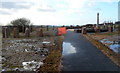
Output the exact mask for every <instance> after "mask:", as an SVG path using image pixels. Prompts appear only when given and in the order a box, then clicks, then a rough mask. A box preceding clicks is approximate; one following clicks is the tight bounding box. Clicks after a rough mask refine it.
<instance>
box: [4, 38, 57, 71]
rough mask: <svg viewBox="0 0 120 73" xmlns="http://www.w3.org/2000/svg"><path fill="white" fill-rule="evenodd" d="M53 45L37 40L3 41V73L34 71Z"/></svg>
mask: <svg viewBox="0 0 120 73" xmlns="http://www.w3.org/2000/svg"><path fill="white" fill-rule="evenodd" d="M51 45H55V44H54V43H53V42H51V41H46V40H39V39H18V40H3V48H2V68H3V71H9V70H10V71H13V70H21V71H26V70H28V71H35V70H36V69H37V68H39V67H40V66H41V65H43V62H42V61H43V60H44V59H45V58H46V57H47V56H48V54H49V49H50V48H51V47H45V46H51Z"/></svg>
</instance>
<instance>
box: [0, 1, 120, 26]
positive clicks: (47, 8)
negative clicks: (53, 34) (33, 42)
mask: <svg viewBox="0 0 120 73" xmlns="http://www.w3.org/2000/svg"><path fill="white" fill-rule="evenodd" d="M118 1H119V0H0V24H3V25H6V24H8V23H10V21H12V20H14V19H17V18H22V17H25V18H28V19H30V20H31V22H32V23H33V24H35V25H83V24H87V23H93V24H94V23H96V14H97V12H99V13H100V22H101V23H102V22H104V21H114V22H115V21H117V20H118Z"/></svg>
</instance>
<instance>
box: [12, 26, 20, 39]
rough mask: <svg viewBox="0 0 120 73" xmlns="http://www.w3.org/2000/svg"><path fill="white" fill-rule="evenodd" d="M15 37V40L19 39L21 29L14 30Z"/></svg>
mask: <svg viewBox="0 0 120 73" xmlns="http://www.w3.org/2000/svg"><path fill="white" fill-rule="evenodd" d="M13 37H14V38H19V29H18V28H14V29H13Z"/></svg>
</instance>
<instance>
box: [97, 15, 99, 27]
mask: <svg viewBox="0 0 120 73" xmlns="http://www.w3.org/2000/svg"><path fill="white" fill-rule="evenodd" d="M98 25H99V13H97V26H98Z"/></svg>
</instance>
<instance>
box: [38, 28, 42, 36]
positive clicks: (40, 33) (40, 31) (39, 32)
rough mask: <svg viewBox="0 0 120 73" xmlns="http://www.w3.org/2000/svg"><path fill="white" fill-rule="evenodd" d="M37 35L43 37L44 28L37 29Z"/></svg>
mask: <svg viewBox="0 0 120 73" xmlns="http://www.w3.org/2000/svg"><path fill="white" fill-rule="evenodd" d="M37 36H38V37H43V30H42V28H38V29H37Z"/></svg>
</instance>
